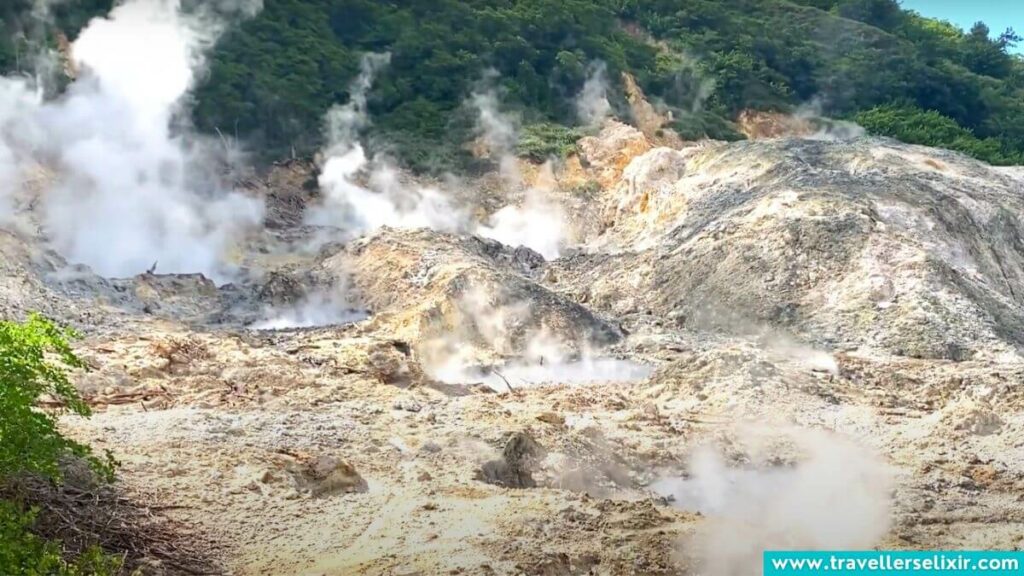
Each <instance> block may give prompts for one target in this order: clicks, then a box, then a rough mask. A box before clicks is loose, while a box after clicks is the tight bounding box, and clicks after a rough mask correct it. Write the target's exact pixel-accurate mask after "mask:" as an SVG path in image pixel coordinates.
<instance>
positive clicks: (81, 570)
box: [0, 316, 120, 576]
mask: <svg viewBox="0 0 1024 576" xmlns="http://www.w3.org/2000/svg"><path fill="white" fill-rule="evenodd" d="M74 337H75V334H74V333H73V332H72V331H70V330H63V329H61V328H58V327H57V326H55V325H54V324H52V323H51V322H49V321H48V320H46V319H44V318H42V317H40V316H33V317H31V318H30V319H29V320H28V321H27V322H25V323H22V324H18V323H13V322H0V484H5V483H6V482H8V481H9V480H10V479H11V478H13V477H16V476H19V475H24V474H35V475H39V476H43V477H46V478H49V479H50V480H52V481H55V482H59V481H60V480H61V477H62V475H61V468H60V464H61V461H62V460H63V459H65V458H68V457H76V458H84V459H86V460H87V461H88V462H89V464H90V465H91V467H92V469H93V470H94V471H95V472H96V473H97V474H98V475H99V476H100V477H101V478H103V479H105V480H111V479H112V478H113V473H114V462H113V459H112V458H111V457H110V455H109V454H108V455H107V456H106V457H105V458H98V457H96V456H94V455H93V454H92V451H91V450H90V449H89V448H88V447H87V446H84V445H82V444H79V443H77V442H74V441H72V440H70V439H68V438H65V437H64V436H62V435H61V434H60V432H59V431H58V430H57V422H56V415H55V414H54V413H51V412H47V411H43V410H40V409H39V408H37V404H38V402H39V401H40V400H41V399H42V398H44V397H45V398H47V399H48V400H50V401H52V402H54V403H58V404H61V405H63V406H64V407H65V409H66V410H68V411H70V412H72V413H74V414H78V415H81V416H88V415H89V408H88V406H86V404H85V403H84V402H83V401H82V399H81V398H80V397H79V395H78V392H77V391H76V390H75V388H74V386H73V385H72V384H71V382H70V381H69V380H68V377H67V372H66V370H67V369H68V368H83V367H84V364H83V363H82V361H81V360H80V359H79V358H78V357H77V356H75V354H74V352H72V350H71V347H70V345H69V343H68V341H69V339H71V338H74ZM34 522H35V511H34V510H32V509H26V508H25V506H24V505H23V504H22V503H20V502H15V501H9V500H0V572H2V573H4V574H12V575H15V574H18V575H22V574H23V575H27V576H36V575H38V576H78V575H86V574H88V575H99V576H103V575H106V574H116V573H117V572H118V570H119V569H120V559H118V558H111V557H109V556H106V555H104V554H103V553H102V552H101V551H100V550H98V549H95V548H93V549H90V550H87V551H86V552H85V553H83V554H81V555H80V556H79V557H78V558H75V559H74V560H73V561H71V562H67V561H66V560H65V559H64V558H63V557H62V554H61V552H62V551H61V547H60V543H59V542H51V541H46V540H43V539H42V538H39V537H37V536H35V535H34V534H33V533H32V532H31V529H32V527H33V525H34Z"/></svg>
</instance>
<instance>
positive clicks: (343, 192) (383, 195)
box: [307, 54, 465, 236]
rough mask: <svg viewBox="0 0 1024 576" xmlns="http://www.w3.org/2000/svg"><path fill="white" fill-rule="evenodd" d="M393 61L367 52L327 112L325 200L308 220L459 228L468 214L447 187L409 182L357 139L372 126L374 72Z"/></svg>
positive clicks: (354, 226)
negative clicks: (344, 96)
mask: <svg viewBox="0 0 1024 576" xmlns="http://www.w3.org/2000/svg"><path fill="white" fill-rule="evenodd" d="M390 61H391V56H390V54H366V55H364V56H363V60H362V66H361V71H360V73H359V76H358V77H357V78H356V79H355V81H354V82H353V83H352V86H351V89H350V92H351V96H350V99H349V102H348V103H347V104H345V105H343V106H335V107H334V108H333V109H331V111H330V112H328V114H327V119H326V124H327V139H328V145H327V148H326V150H325V154H326V156H327V160H326V162H325V163H324V166H323V170H322V171H321V173H320V179H319V182H320V188H321V190H322V191H323V193H324V201H323V203H322V204H321V205H320V206H318V207H315V208H313V209H312V210H310V212H309V213H308V215H307V221H308V222H309V223H310V224H314V225H318V226H333V227H336V228H340V229H342V230H343V231H344V233H345V234H346V235H347V236H359V235H361V234H365V233H367V232H372V231H373V230H376V229H378V228H380V227H382V226H385V225H387V226H392V227H396V228H433V229H435V230H443V231H455V230H458V229H460V228H461V227H463V225H464V223H463V221H464V219H465V216H464V215H463V214H462V212H461V211H460V210H458V209H456V208H455V206H453V205H452V203H451V201H450V199H449V198H448V197H447V196H446V195H445V194H444V193H443V192H441V191H440V190H436V189H433V188H421V187H418V186H411V185H410V186H407V185H405V184H404V183H403V182H401V180H400V178H399V172H398V170H397V169H396V168H395V167H394V166H393V165H392V164H391V163H390V162H388V161H387V159H385V158H368V157H367V155H366V150H365V149H364V148H363V145H362V144H361V143H360V142H359V134H360V131H362V130H363V129H365V128H366V127H368V126H369V125H370V120H369V116H368V115H367V109H366V107H367V94H368V92H369V90H370V88H371V87H372V86H373V79H374V77H375V76H376V75H377V73H378V72H379V71H380V70H381V69H382V68H383V67H385V66H386V65H387V64H388V63H389V62H390Z"/></svg>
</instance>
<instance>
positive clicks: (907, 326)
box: [555, 139, 1024, 360]
mask: <svg viewBox="0 0 1024 576" xmlns="http://www.w3.org/2000/svg"><path fill="white" fill-rule="evenodd" d="M1022 191H1024V188H1022V185H1021V181H1020V180H1019V179H1018V178H1017V177H1016V176H1015V174H1014V173H1013V172H1012V171H1007V170H1005V169H997V168H993V167H990V166H988V165H985V164H982V163H980V162H976V161H974V160H970V159H968V158H965V157H963V156H960V155H957V154H953V153H949V152H942V151H936V150H931V149H925V148H919V147H913V146H907V145H903V144H898V143H895V142H891V141H881V140H873V139H858V140H854V141H847V142H829V141H818V140H806V139H803V140H801V139H778V140H762V141H752V142H743V143H736V144H728V145H726V144H717V145H710V146H703V147H694V148H689V149H684V150H682V151H679V150H673V149H668V148H655V149H653V150H651V151H649V152H647V153H645V154H642V155H640V156H638V157H636V158H634V159H633V160H632V161H631V162H630V164H629V165H628V166H627V167H626V168H625V169H624V170H623V174H622V177H621V179H620V180H619V182H618V183H617V184H615V186H614V187H612V188H611V189H610V190H609V191H608V192H607V193H606V194H604V196H603V199H602V204H601V206H599V207H595V210H599V211H600V215H601V217H602V218H603V219H604V222H605V230H604V232H603V234H601V236H599V237H598V238H596V239H595V240H594V241H593V242H592V244H591V249H590V250H589V251H588V253H586V254H580V255H577V256H575V257H572V258H568V259H566V260H564V261H561V262H558V263H557V264H555V268H556V270H557V276H559V277H560V278H563V279H564V280H568V282H564V283H563V284H562V285H563V286H566V285H568V284H571V285H572V286H573V287H572V288H568V290H570V291H572V292H573V293H574V296H575V297H577V298H579V299H580V300H581V301H586V302H588V303H590V304H592V305H594V306H596V307H597V308H598V309H601V310H604V311H608V312H610V313H614V314H616V315H622V314H638V313H653V314H655V315H658V316H660V317H666V318H669V319H671V320H672V321H673V322H674V323H676V324H677V325H679V326H683V327H687V328H694V329H698V330H703V329H721V330H725V331H729V332H741V333H750V332H753V333H757V332H761V331H763V329H764V328H765V327H766V326H771V327H773V328H776V329H784V330H787V331H793V332H796V333H798V334H800V335H801V336H802V337H804V338H806V339H808V340H811V341H814V342H818V343H820V344H823V345H827V346H829V347H832V348H841V349H856V348H865V349H872V350H878V351H883V352H885V353H889V354H895V355H906V356H912V357H920V358H945V359H952V360H962V359H965V358H969V357H972V356H974V355H977V354H983V355H986V356H996V355H999V354H1003V353H1008V352H1012V351H1016V350H1017V348H1018V347H1019V346H1020V345H1021V344H1024V331H1022V330H1021V329H1022V328H1024V292H1022V290H1021V288H1020V287H1019V286H1020V282H1021V279H1022V278H1024V243H1022V234H1024V229H1022V225H1021V217H1022V215H1024V197H1022V195H1021V192H1022Z"/></svg>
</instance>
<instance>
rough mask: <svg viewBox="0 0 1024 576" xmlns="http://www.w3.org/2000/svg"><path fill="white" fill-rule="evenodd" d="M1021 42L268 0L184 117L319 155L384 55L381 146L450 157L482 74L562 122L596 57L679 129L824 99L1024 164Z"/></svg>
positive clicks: (989, 36) (662, 18)
mask: <svg viewBox="0 0 1024 576" xmlns="http://www.w3.org/2000/svg"><path fill="white" fill-rule="evenodd" d="M111 1H112V0H79V1H74V0H69V1H67V2H64V3H61V4H57V5H56V8H55V13H54V16H56V20H57V26H58V27H59V28H60V29H61V30H63V31H65V33H67V34H68V35H69V36H72V37H73V35H74V30H75V29H77V27H79V26H81V25H82V23H83V22H85V21H86V19H87V18H88V15H89V14H93V13H102V12H103V11H105V10H106V9H107V8H108V7H109V5H110V4H111ZM8 4H9V5H10V6H11V7H10V8H7V9H5V10H4V11H0V19H3V21H4V22H5V23H6V24H5V26H7V27H8V28H10V27H12V26H22V27H23V25H22V23H23V22H24V20H25V18H24V17H21V18H20V19H19V9H20V10H21V13H24V11H25V10H26V9H27V6H26V5H28V4H31V0H16V1H15V2H13V3H8ZM19 4H20V6H19ZM20 38H21V39H20V40H19V37H18V36H15V35H7V37H5V38H4V40H3V43H0V67H3V68H4V69H6V70H8V71H9V70H11V69H13V68H15V67H17V66H19V65H20V66H23V65H24V64H23V63H21V62H20V60H21V56H19V54H22V53H24V49H25V48H27V47H28V46H22V45H21V44H24V43H27V40H24V36H21V37H20ZM1019 40H1020V39H1019V38H1018V37H1017V35H1016V34H1015V33H1014V32H1013V31H1012V30H1007V31H1005V32H999V31H991V30H989V28H988V27H987V26H985V25H984V24H983V23H978V24H977V25H975V26H974V27H972V28H971V29H970V30H967V31H963V30H960V29H958V28H956V27H954V26H952V25H951V24H949V23H946V22H941V21H936V20H932V19H928V18H924V17H922V16H920V15H918V14H916V13H913V12H909V11H905V10H903V9H901V8H900V6H899V4H898V2H896V1H895V0H430V1H429V2H428V1H422V0H392V1H380V0H265V2H264V10H263V11H262V12H261V13H260V14H259V15H258V16H256V17H255V18H252V19H249V20H247V21H245V22H242V23H241V24H239V25H237V26H234V27H232V29H231V30H230V31H229V32H228V33H227V34H226V35H224V36H223V37H222V39H221V41H220V42H219V44H218V45H217V47H216V49H215V50H214V52H213V54H212V55H211V57H210V66H209V70H208V73H207V74H206V75H205V76H204V77H203V79H202V81H201V83H200V85H199V86H197V87H196V89H195V90H194V94H193V97H194V102H193V106H192V111H193V112H192V113H193V121H194V122H195V124H196V125H197V126H198V127H199V128H201V129H203V130H206V131H211V132H212V131H214V130H220V131H221V132H223V133H226V134H237V135H238V136H239V137H240V138H242V139H243V140H244V141H246V142H248V143H249V145H250V146H251V147H252V148H253V149H255V150H259V151H260V152H261V154H262V155H263V156H264V157H265V158H267V159H272V158H277V157H281V156H284V155H289V154H300V155H306V154H310V153H312V152H314V151H315V150H316V149H317V148H318V147H319V146H320V144H321V124H322V118H323V115H324V113H325V112H326V111H327V110H328V109H329V108H330V107H331V106H332V105H333V104H336V103H344V102H345V101H347V99H348V86H349V83H350V81H351V80H352V79H353V77H354V76H355V74H357V73H358V70H359V61H360V58H361V55H362V54H364V53H366V52H389V53H390V54H391V64H390V66H388V67H387V68H386V69H385V70H383V71H382V72H381V75H380V77H379V78H378V80H377V82H376V84H375V86H374V88H373V91H372V93H371V98H370V112H371V114H372V119H373V123H374V129H373V130H372V131H371V134H372V139H373V144H374V145H375V146H378V147H382V146H387V147H390V148H391V149H392V150H393V152H394V154H395V155H396V156H398V157H399V158H400V159H402V160H403V161H405V162H406V163H408V164H409V165H411V166H413V167H416V168H421V169H430V168H447V167H451V166H452V165H455V164H457V163H459V162H460V161H462V160H463V159H464V158H463V156H464V155H465V151H464V150H463V147H462V143H463V142H464V141H465V140H466V139H467V138H468V137H469V136H470V134H471V130H472V127H473V115H472V112H471V111H470V110H468V109H467V107H466V106H465V104H464V103H465V101H466V99H467V97H468V96H469V95H470V94H471V93H472V91H473V90H475V89H479V88H480V86H481V83H482V82H483V81H484V79H485V78H496V79H493V80H491V82H492V83H494V84H496V88H497V89H498V90H499V92H500V94H501V97H502V101H503V103H504V105H505V106H507V107H508V108H509V109H513V110H515V111H516V112H518V114H519V116H520V117H521V119H522V122H523V123H524V125H527V126H530V125H534V124H536V125H539V126H545V127H549V129H548V130H547V133H551V134H554V137H563V138H564V133H561V132H559V131H557V130H551V129H550V127H551V126H552V125H564V126H572V125H573V124H574V123H576V122H577V120H576V118H575V109H574V107H573V97H574V95H575V94H576V93H577V92H578V91H579V90H580V89H581V87H582V86H583V84H584V82H585V81H586V78H587V74H588V70H589V69H590V66H591V65H592V63H594V62H596V61H602V62H604V63H605V64H606V65H607V68H608V78H609V79H610V81H611V83H612V98H611V99H612V103H613V105H616V106H618V107H619V110H620V112H623V113H624V108H623V107H622V97H621V94H620V92H621V89H620V87H619V86H618V85H619V83H620V82H621V75H620V72H622V71H629V72H631V73H632V74H633V75H634V76H635V77H636V78H637V80H638V81H639V83H640V85H641V86H642V87H643V88H644V90H645V91H646V92H647V94H648V95H649V96H651V97H652V98H653V99H655V100H656V101H658V102H659V103H660V104H661V105H663V106H664V107H665V108H666V109H669V110H671V111H672V112H673V117H674V118H676V122H675V124H676V125H675V128H676V129H677V130H678V131H679V132H680V133H682V134H683V135H685V136H687V137H699V136H710V137H714V138H725V139H730V138H738V137H740V136H739V135H738V134H737V133H736V132H735V130H734V128H733V126H732V124H731V120H732V119H733V118H735V117H736V115H737V113H738V112H739V111H741V110H743V109H746V108H754V109H763V110H780V111H787V110H791V109H793V108H794V107H796V106H798V105H801V104H805V103H809V102H814V103H815V105H816V106H818V107H820V109H821V111H822V112H823V113H824V114H827V115H830V116H833V117H840V118H848V119H852V120H855V121H857V122H858V123H860V124H862V125H863V126H865V127H866V128H867V129H868V130H869V131H871V132H873V133H877V134H882V135H887V136H892V137H896V138H900V139H903V140H905V141H908V142H913V143H921V144H928V145H933V146H941V147H947V148H952V149H956V150H960V151H963V152H966V153H968V154H971V155H973V156H975V157H978V158H981V159H984V160H987V161H989V162H992V163H997V164H1012V163H1022V162H1024V61H1022V60H1021V59H1020V58H1018V57H1016V56H1013V55H1011V54H1010V53H1009V49H1010V48H1011V47H1012V46H1013V45H1014V43H1016V42H1017V41H1019ZM19 43H21V44H19ZM495 73H496V75H495ZM534 133H536V131H535V132H534Z"/></svg>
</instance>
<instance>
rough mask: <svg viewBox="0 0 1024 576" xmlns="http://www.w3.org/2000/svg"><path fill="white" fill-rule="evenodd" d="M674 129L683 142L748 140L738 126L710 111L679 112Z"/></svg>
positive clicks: (673, 124) (673, 125)
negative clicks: (704, 139) (705, 139)
mask: <svg viewBox="0 0 1024 576" xmlns="http://www.w3.org/2000/svg"><path fill="white" fill-rule="evenodd" d="M672 129H673V130H675V131H676V133H677V134H679V136H680V137H681V138H682V139H683V140H700V139H702V138H711V139H712V140H725V141H726V142H735V141H736V140H744V139H745V138H746V137H745V136H744V135H743V134H741V133H740V132H739V131H738V130H736V126H735V125H733V123H732V122H729V121H728V120H726V119H725V118H722V117H721V116H719V115H717V114H714V113H713V112H709V111H699V112H693V113H690V112H681V111H679V112H677V114H676V119H675V121H673V122H672Z"/></svg>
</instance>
